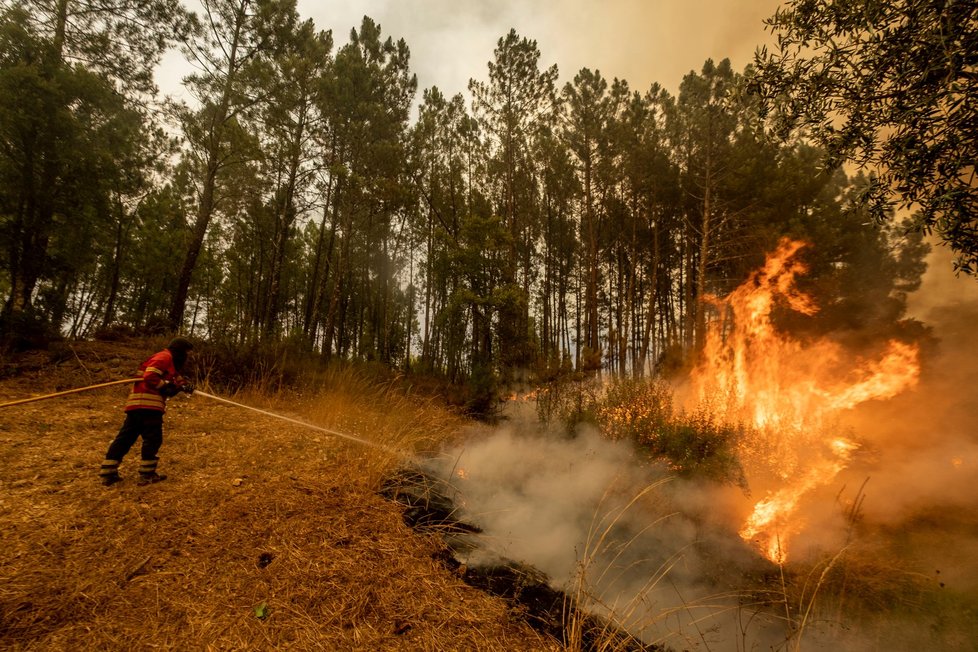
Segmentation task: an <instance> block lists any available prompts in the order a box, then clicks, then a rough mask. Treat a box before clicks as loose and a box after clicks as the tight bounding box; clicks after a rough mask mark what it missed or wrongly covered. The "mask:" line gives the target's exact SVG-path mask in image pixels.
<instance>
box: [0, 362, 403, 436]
mask: <svg viewBox="0 0 978 652" xmlns="http://www.w3.org/2000/svg"><path fill="white" fill-rule="evenodd" d="M140 380H142V378H125V379H123V380H113V381H110V382H107V383H99V384H97V385H89V386H87V387H78V388H76V389H68V390H65V391H63V392H55V393H53V394H45V395H44V396H33V397H31V398H23V399H20V400H17V401H10V402H8V403H0V408H5V407H12V406H14V405H23V404H24V403H33V402H34V401H44V400H47V399H49V398H56V397H58V396H67V395H69V394H77V393H79V392H87V391H89V390H93V389H101V388H102V387H111V386H113V385H123V384H126V383H137V382H139V381H140ZM193 393H194V394H199V395H200V396H204V397H206V398H209V399H213V400H215V401H218V402H221V403H227V404H229V405H234V406H236V407H239V408H244V409H245V410H252V411H254V412H259V413H261V414H264V415H267V416H270V417H274V418H276V419H281V420H283V421H288V422H290V423H295V424H298V425H300V426H305V427H306V428H311V429H313V430H318V431H320V432H324V433H326V434H328V435H334V436H336V437H341V438H343V439H347V440H349V441H353V442H356V443H358V444H363V445H364V446H371V447H373V448H379V449H381V450H385V451H387V452H389V453H394V454H396V455H404V452H403V451H399V450H397V449H394V448H390V447H388V446H384V445H383V444H378V443H376V442H372V441H368V440H366V439H361V438H359V437H356V436H354V435H350V434H347V433H343V432H339V431H338V430H331V429H329V428H323V427H322V426H317V425H314V424H311V423H307V422H305V421H300V420H299V419H293V418H291V417H287V416H283V415H281V414H275V413H274V412H269V411H268V410H262V409H259V408H256V407H252V406H250V405H245V404H244V403H238V402H237V401H232V400H231V399H227V398H223V397H221V396H215V395H214V394H210V393H208V392H205V391H203V390H200V389H198V390H194V392H193Z"/></svg>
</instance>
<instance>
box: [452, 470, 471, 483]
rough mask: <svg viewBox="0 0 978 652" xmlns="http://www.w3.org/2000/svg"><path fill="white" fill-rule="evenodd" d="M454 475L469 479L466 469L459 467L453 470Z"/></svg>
mask: <svg viewBox="0 0 978 652" xmlns="http://www.w3.org/2000/svg"><path fill="white" fill-rule="evenodd" d="M455 475H457V476H458V477H460V478H461V479H463V480H468V479H469V472H468V471H466V470H465V469H461V468H460V469H458V470H456V471H455Z"/></svg>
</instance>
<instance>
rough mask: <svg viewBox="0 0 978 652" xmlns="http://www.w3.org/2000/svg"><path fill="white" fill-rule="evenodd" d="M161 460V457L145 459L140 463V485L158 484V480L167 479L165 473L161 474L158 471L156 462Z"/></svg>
mask: <svg viewBox="0 0 978 652" xmlns="http://www.w3.org/2000/svg"><path fill="white" fill-rule="evenodd" d="M158 462H159V458H156V459H152V460H143V461H142V463H141V464H140V465H139V481H138V483H137V484H138V485H139V486H140V487H142V486H145V485H148V484H156V483H157V482H162V481H163V480H166V476H165V475H160V474H159V473H157V472H156V464H157V463H158Z"/></svg>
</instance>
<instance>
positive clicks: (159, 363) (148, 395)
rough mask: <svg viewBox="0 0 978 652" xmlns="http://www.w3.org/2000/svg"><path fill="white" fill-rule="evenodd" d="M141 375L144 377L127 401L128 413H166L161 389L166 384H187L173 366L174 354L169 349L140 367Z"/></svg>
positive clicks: (134, 387) (133, 388) (164, 399)
mask: <svg viewBox="0 0 978 652" xmlns="http://www.w3.org/2000/svg"><path fill="white" fill-rule="evenodd" d="M139 375H141V376H142V377H143V379H142V380H140V381H139V382H137V383H136V384H135V385H133V387H132V392H130V393H129V399H128V400H127V401H126V412H129V411H130V410H157V411H159V412H165V411H166V398H164V397H163V395H162V394H160V388H161V387H162V386H163V385H164V384H166V383H173V384H175V385H177V386H179V385H182V384H183V383H184V382H186V381H185V380H184V378H183V376H181V375H180V374H179V373H177V369H176V367H175V366H174V364H173V354H172V353H171V352H170V350H169V349H163V350H162V351H160V352H159V353H156V354H154V355H153V356H152V357H150V358H149V360H147V361H146V362H144V363H143V364H141V365H139Z"/></svg>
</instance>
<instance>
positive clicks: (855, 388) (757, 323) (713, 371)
mask: <svg viewBox="0 0 978 652" xmlns="http://www.w3.org/2000/svg"><path fill="white" fill-rule="evenodd" d="M804 246H805V244H804V243H802V242H798V241H793V240H787V239H785V240H782V241H781V243H780V244H779V245H778V247H777V249H776V250H775V251H774V252H773V253H771V254H769V255H768V257H767V259H766V261H765V263H764V266H763V267H761V268H760V269H758V270H756V271H755V272H754V273H753V274H751V276H750V277H749V278H748V279H747V281H746V282H745V283H744V284H743V285H741V286H740V287H738V288H737V289H736V290H734V291H733V292H732V293H731V294H730V295H729V296H728V297H726V298H725V299H718V298H715V297H713V298H710V299H709V301H710V302H711V303H712V304H713V305H714V306H715V307H716V308H717V310H718V311H719V312H720V314H721V318H720V319H718V320H716V321H715V322H713V323H712V324H711V327H710V329H709V331H708V333H707V337H706V342H705V347H704V355H703V362H702V364H701V365H700V366H699V367H697V369H696V370H694V373H693V378H692V381H693V387H694V388H695V392H696V396H697V398H698V400H699V401H700V404H701V405H709V406H711V407H712V408H713V409H714V411H715V413H716V414H717V415H718V417H719V418H723V419H726V420H729V421H733V422H742V423H746V424H748V425H749V426H751V427H752V428H751V433H752V434H751V435H750V436H748V437H746V438H745V440H744V441H743V442H741V443H740V451H739V452H740V454H741V459H742V462H743V463H744V465H745V472H746V473H747V474H748V476H751V475H752V474H754V475H757V474H759V473H763V472H765V471H767V472H768V474H769V475H772V476H774V478H775V480H776V482H777V486H776V487H775V488H774V489H772V490H771V491H770V492H769V493H768V494H767V496H766V497H765V498H763V499H762V500H760V501H759V502H757V503H756V504H755V505H754V510H753V513H752V514H751V515H750V517H749V518H748V519H747V522H746V523H745V524H744V526H743V528H742V529H741V530H740V535H741V537H743V538H744V539H745V540H748V541H752V542H755V543H756V544H757V545H759V546H760V548H761V550H762V551H763V552H764V554H765V555H766V556H767V557H768V558H769V559H771V560H772V561H775V562H777V563H783V562H784V561H785V560H786V559H787V545H788V543H789V540H790V539H791V537H792V536H793V535H795V534H797V533H798V532H799V531H800V530H801V527H802V526H803V525H804V523H802V522H801V521H800V520H799V519H798V517H797V516H796V512H797V509H798V505H799V501H801V499H802V498H803V497H804V496H805V494H807V493H808V492H809V491H811V490H813V489H815V488H816V487H819V486H822V485H824V484H826V483H828V482H830V481H831V480H832V479H833V478H834V477H835V476H836V475H837V474H838V473H839V472H840V471H841V470H842V469H844V468H845V467H846V466H847V465H848V463H849V460H850V458H851V456H852V453H853V452H854V451H855V450H856V448H857V447H858V444H856V443H855V442H852V441H849V440H847V439H844V438H840V437H832V436H829V435H827V434H826V430H828V428H827V425H828V424H829V423H830V421H831V419H832V417H833V416H835V415H837V414H838V412H839V411H840V410H845V409H849V408H852V407H854V406H856V405H858V404H859V403H862V402H864V401H868V400H871V399H884V398H890V397H892V396H895V395H896V394H898V393H899V392H901V391H903V390H904V389H907V388H908V387H911V386H913V385H914V384H916V382H917V377H918V374H919V365H918V360H917V357H918V352H917V348H916V347H915V346H913V345H909V344H905V343H903V342H899V341H896V340H893V341H890V342H888V343H887V344H886V350H885V352H884V353H883V355H882V357H881V358H880V359H879V360H870V361H864V362H861V363H858V364H851V363H849V361H848V360H847V355H846V352H845V351H844V350H843V348H842V347H841V346H840V345H839V344H837V343H835V342H833V341H831V340H828V339H821V340H817V341H813V342H801V341H799V340H796V339H792V338H789V337H787V336H785V335H784V334H782V333H779V332H778V331H777V329H776V328H775V327H774V324H773V322H772V318H771V314H772V311H773V309H774V308H775V307H776V306H786V307H788V308H790V309H791V310H793V311H795V312H800V313H802V314H805V315H812V314H815V313H816V312H817V311H818V307H817V306H816V305H815V303H814V301H813V300H812V299H811V297H810V296H808V295H807V294H805V293H804V292H802V291H800V290H799V289H798V288H797V286H796V279H797V277H798V276H800V275H802V274H804V273H806V272H807V268H806V267H805V265H804V264H802V263H801V262H800V261H798V260H797V259H796V258H795V254H797V252H798V251H799V250H800V249H801V248H802V247H804ZM771 471H773V473H771Z"/></svg>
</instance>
